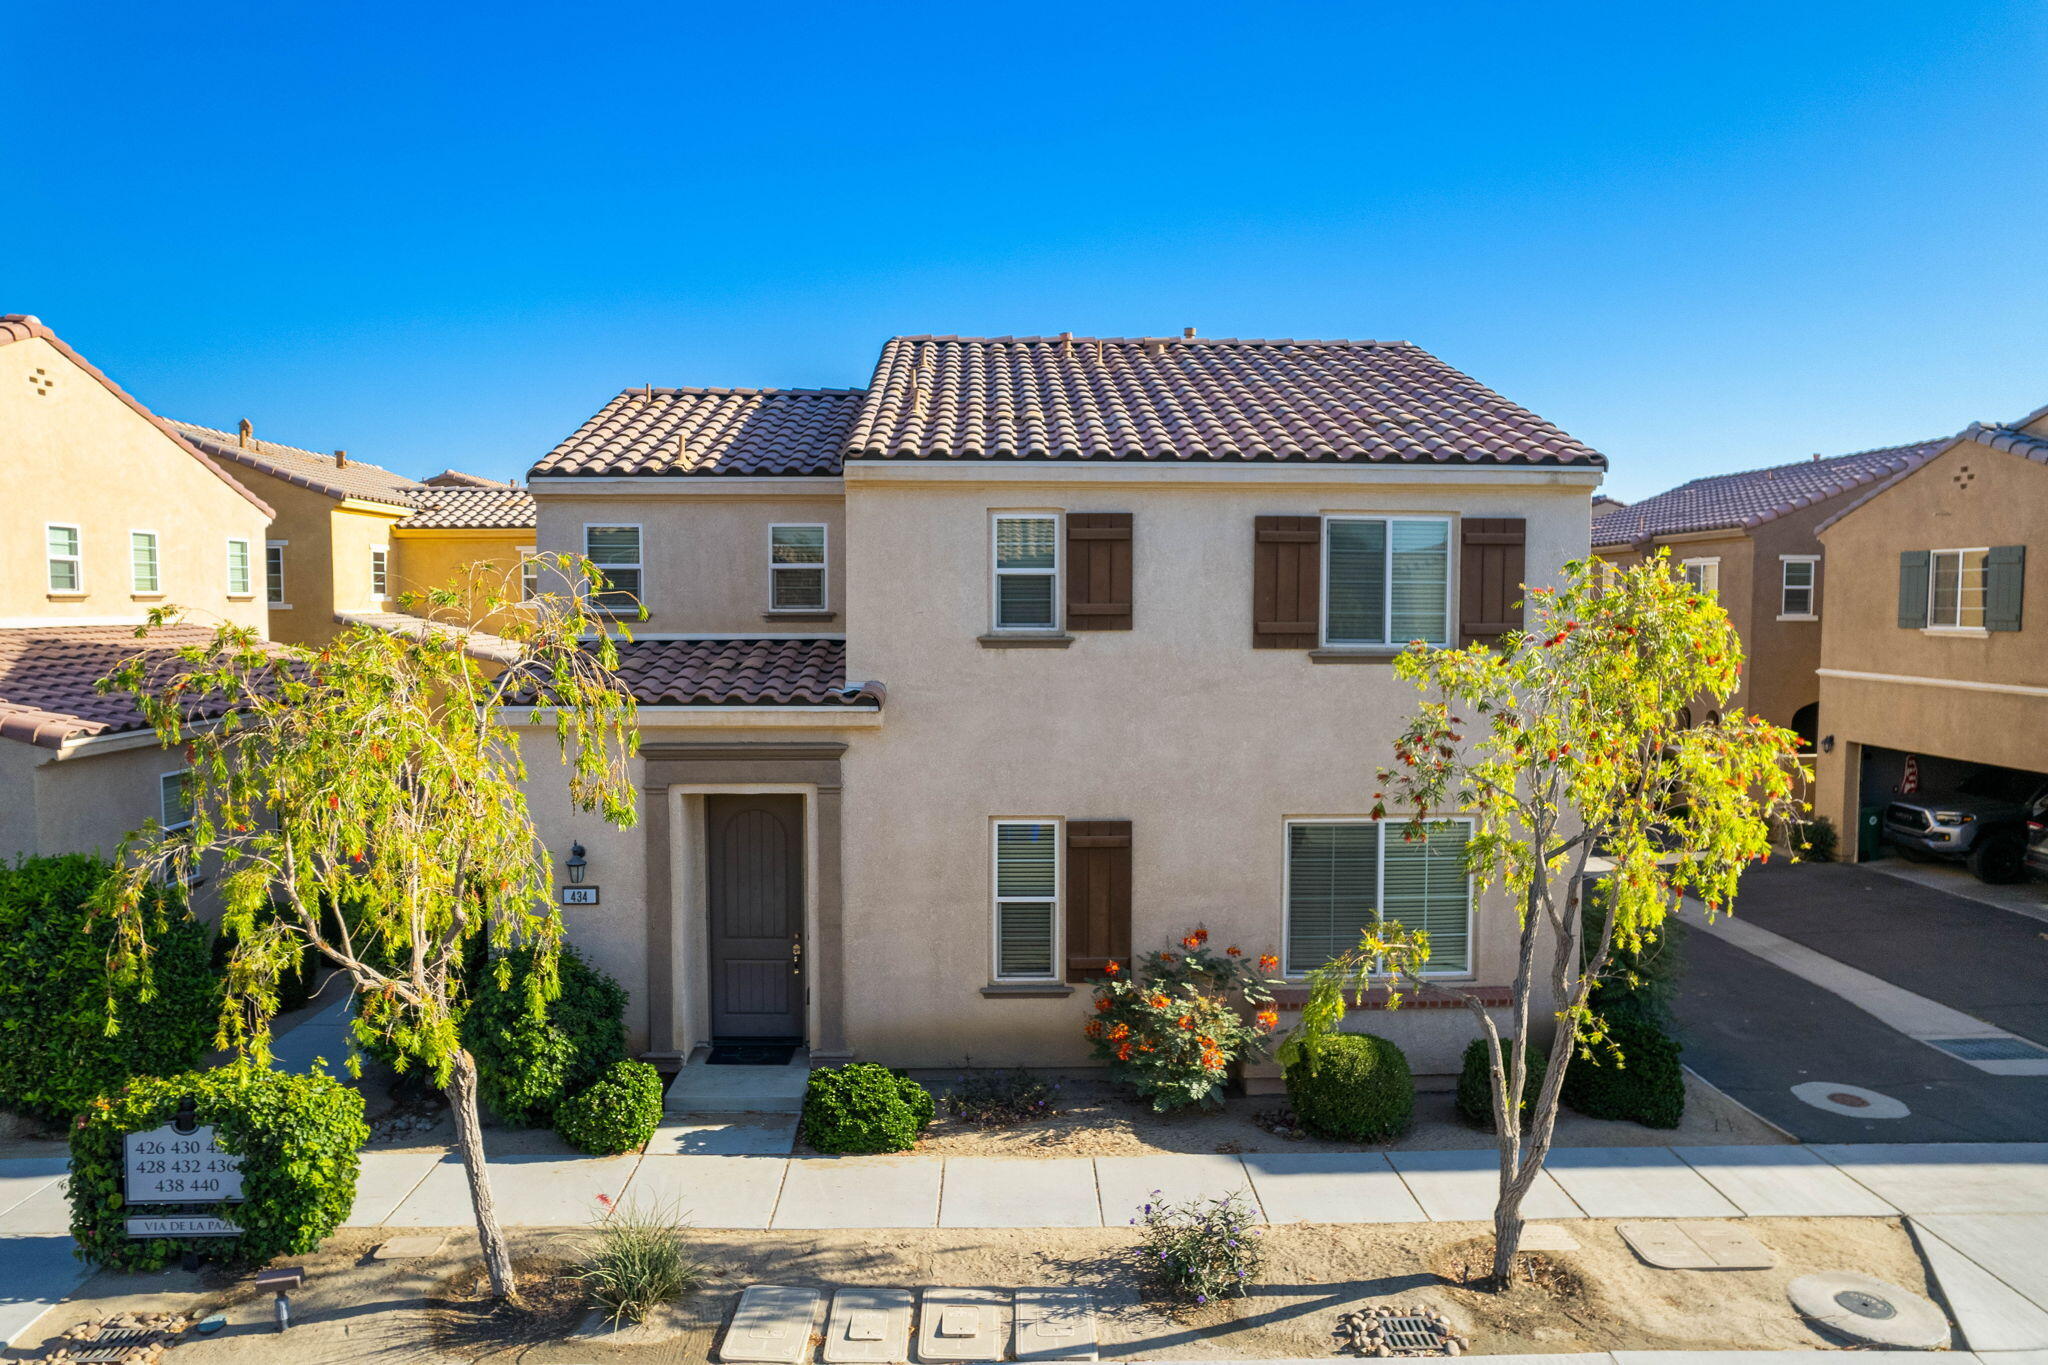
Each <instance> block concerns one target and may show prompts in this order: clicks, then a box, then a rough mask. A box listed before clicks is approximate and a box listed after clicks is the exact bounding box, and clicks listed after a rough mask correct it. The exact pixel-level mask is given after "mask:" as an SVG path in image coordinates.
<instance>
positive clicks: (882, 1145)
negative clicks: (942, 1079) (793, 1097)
mask: <svg viewBox="0 0 2048 1365" xmlns="http://www.w3.org/2000/svg"><path fill="white" fill-rule="evenodd" d="M931 1118H932V1096H931V1092H930V1091H929V1090H926V1089H925V1088H924V1087H923V1086H921V1085H919V1084H918V1083H917V1082H916V1081H913V1080H911V1079H910V1078H909V1077H907V1076H900V1075H898V1074H897V1073H895V1072H893V1071H891V1070H889V1069H888V1068H887V1067H884V1066H876V1065H874V1064H873V1063H872V1062H856V1063H854V1064H853V1065H852V1066H842V1067H839V1068H837V1069H835V1070H831V1071H813V1072H812V1073H811V1079H810V1083H809V1084H808V1085H807V1086H805V1088H804V1116H803V1135H804V1141H805V1142H808V1143H810V1144H811V1146H812V1148H814V1149H815V1150H817V1151H820V1152H907V1151H909V1150H910V1149H911V1148H912V1147H914V1146H916V1145H917V1135H918V1134H919V1133H921V1132H923V1131H924V1127H925V1125H926V1124H927V1123H930V1122H931Z"/></svg>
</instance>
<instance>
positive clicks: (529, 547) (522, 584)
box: [391, 475, 534, 630]
mask: <svg viewBox="0 0 2048 1365" xmlns="http://www.w3.org/2000/svg"><path fill="white" fill-rule="evenodd" d="M435 477H436V478H441V477H444V476H442V475H436V476H435ZM412 501H413V510H412V513H411V514H410V515H408V516H406V517H405V518H403V519H402V520H400V521H397V522H394V523H393V524H392V527H391V553H392V563H391V571H392V574H393V575H394V579H393V581H394V583H395V584H396V587H395V588H394V590H393V591H394V594H396V593H406V592H422V593H423V592H427V591H429V590H432V589H436V588H446V587H451V586H455V585H458V584H461V585H466V588H467V591H468V602H467V604H466V606H465V608H464V611H463V615H462V620H463V621H464V623H465V624H468V625H471V626H476V627H479V628H481V629H484V630H493V629H496V628H497V627H498V626H501V625H503V624H504V619H505V616H506V614H507V613H508V612H510V611H515V610H517V607H516V605H514V604H516V603H517V602H519V601H520V600H521V599H522V598H523V597H525V596H526V595H527V594H528V592H529V591H531V589H532V586H533V585H532V581H531V579H532V571H531V568H530V566H529V564H528V562H527V561H528V560H530V559H531V558H532V555H533V550H534V504H533V495H532V494H531V493H528V492H527V491H526V490H525V489H523V488H515V487H512V486H511V485H508V484H455V483H443V484H434V485H431V486H428V487H422V488H418V489H415V490H414V491H413V494H412ZM493 596H495V597H497V598H498V599H499V601H500V603H501V604H502V605H501V606H500V607H499V609H498V610H496V611H493V610H491V609H490V605H489V603H488V602H487V601H486V600H485V599H486V598H489V597H493Z"/></svg>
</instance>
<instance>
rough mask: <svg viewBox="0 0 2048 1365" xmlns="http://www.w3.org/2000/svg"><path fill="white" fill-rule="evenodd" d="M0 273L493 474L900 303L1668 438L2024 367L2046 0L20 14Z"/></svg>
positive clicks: (2030, 398) (118, 333)
mask: <svg viewBox="0 0 2048 1365" xmlns="http://www.w3.org/2000/svg"><path fill="white" fill-rule="evenodd" d="M0 55H4V57H5V64H6V68H7V70H8V84H9V87H10V91H9V100H8V104H9V119H8V126H9V133H8V135H7V136H6V138H5V139H4V141H0V186H4V187H5V192H4V203H5V212H4V226H0V245H4V246H5V251H4V255H0V261H4V265H0V311H7V312H31V313H36V314H38V315H40V316H41V317H42V318H43V319H44V320H45V321H46V322H48V323H49V324H50V325H51V326H52V327H54V328H56V329H57V331H58V332H59V333H60V334H62V335H63V336H64V337H65V338H66V339H67V340H69V341H71V342H72V343H73V344H74V345H76V346H77V347H79V348H80V349H81V350H82V351H83V352H84V353H85V354H86V355H87V356H89V357H91V358H92V359H93V360H95V361H96V362H97V363H99V364H100V365H101V366H102V367H103V368H105V369H107V370H108V371H109V372H111V373H112V374H113V375H114V376H115V377H116V378H117V379H118V380H119V381H120V382H121V383H123V384H124V385H125V386H127V387H128V388H129V389H130V390H131V391H132V392H134V393H135V394H136V395H137V396H138V397H140V398H141V399H142V400H143V401H144V402H146V403H149V404H150V405H152V406H153V407H155V408H156V409H157V410H158V411H160V412H163V413H166V414H168V415H172V416H176V417H180V418H185V419H188V420H193V421H200V422H206V423H210V424H214V425H221V426H232V425H233V423H234V422H235V420H236V419H237V418H240V417H244V416H246V417H249V418H250V419H252V420H253V421H254V422H255V424H256V429H257V431H258V433H259V434H262V435H265V436H270V437H273V438H275V439H278V440H283V441H289V442H292V443H295V444H302V445H308V446H313V447H315V448H319V449H330V448H333V447H335V446H345V447H347V448H348V449H349V450H350V451H351V452H353V453H354V454H356V455H358V456H360V457H362V458H365V459H369V460H375V461H377V462H379V463H384V464H389V465H391V466H393V467H395V468H398V469H401V470H404V471H406V472H409V473H425V472H430V471H432V470H435V469H439V468H441V467H442V466H444V465H455V466H459V467H463V468H468V469H472V470H477V471H480V472H487V473H492V474H499V475H505V474H516V473H520V472H523V471H524V469H525V468H526V466H527V465H528V464H529V463H530V462H531V461H532V460H533V459H535V458H536V457H538V456H539V455H541V454H542V453H544V452H545V451H546V450H547V449H548V448H549V447H550V446H552V445H553V444H554V443H555V442H556V441H558V440H560V439H561V438H562V437H563V436H564V435H566V434H567V433H568V432H569V431H571V430H572V429H573V428H574V427H575V426H576V425H577V424H578V423H579V422H580V421H582V420H583V418H585V417H586V416H588V415H589V414H590V413H591V412H592V411H594V410H595V409H596V408H597V407H598V406H599V405H601V404H602V403H603V402H604V401H605V400H606V399H607V398H608V397H609V396H610V395H611V394H613V393H614V392H616V391H617V390H618V389H620V388H623V387H626V386H628V385H638V384H641V383H645V382H649V381H651V382H653V383H656V384H716V385H859V384H863V383H865V382H866V381H867V378H868V375H869V373H870V370H871V367H872V365H873V363H874V358H875V354H876V351H877V350H878V349H879V347H880V344H881V342H882V340H883V339H884V338H885V337H887V336H889V335H890V334H892V333H904V332H940V333H947V332H951V333H964V334H1000V333H1051V332H1060V331H1074V332H1078V333H1082V334H1089V333H1095V334H1101V335H1131V334H1154V335H1156V334H1161V333H1170V332H1175V331H1178V329H1179V328H1181V327H1183V326H1186V325H1190V324H1192V325H1195V326H1198V327H1199V328H1200V329H1201V330H1202V332H1203V334H1204V335H1209V336H1296V337H1380V338H1396V337H1398V338H1405V339H1408V340H1411V341H1414V342H1417V343H1419V344H1421V345H1423V346H1426V347H1428V348H1429V349H1431V350H1433V351H1435V352H1437V353H1438V354H1440V355H1441V356H1443V357H1444V358H1445V359H1446V360H1448V361H1449V362H1450V363H1452V364H1454V365H1456V366H1458V367H1460V368H1462V369H1464V370H1466V371H1468V372H1469V373H1471V374H1473V375H1475V376H1477V377H1478V378H1479V379H1481V380H1482V381H1484V382H1485V383H1487V384H1490V385H1492V386H1493V387H1495V388H1497V389H1499V390H1501V391H1502V392H1504V393H1505V394H1507V395H1508V396H1509V397H1511V398H1513V399H1515V400H1516V401H1518V402H1521V403H1523V404H1526V405H1527V406H1529V407H1532V408H1534V409H1536V410H1537V411H1538V412H1540V413H1542V414H1544V415H1545V416H1546V417H1549V418H1551V419H1552V420H1553V421H1555V422H1557V423H1558V424H1560V425H1561V426H1563V427H1564V428H1566V429H1567V430H1568V431H1570V432H1572V433H1573V434H1574V435H1576V436H1578V437H1580V438H1581V439H1583V440H1586V441H1588V442H1590V443H1591V444H1592V445H1594V446H1596V447H1598V448H1600V449H1602V450H1604V451H1606V452H1607V453H1608V454H1609V455H1610V456H1611V457H1612V459H1613V463H1614V472H1613V476H1612V478H1611V479H1610V483H1609V487H1610V489H1611V490H1612V491H1614V492H1617V493H1619V494H1620V495H1622V496H1624V497H1636V496H1640V495H1643V494H1646V493H1649V492H1653V491H1656V490H1657V489H1660V488H1663V487H1666V486H1668V485H1670V484H1672V483H1675V482H1678V481H1681V480H1683V479H1685V478H1688V477H1692V476H1694V475H1696V474H1700V473H1705V472H1712V471H1718V470H1724V469H1733V468H1743V467H1747V466H1753V465H1757V464H1766V463H1774V462H1778V461H1782V460H1787V459H1801V458H1804V457H1805V456H1807V455H1808V454H1810V453H1812V452H1814V451H1824V452H1827V453H1830V454H1834V453H1840V452H1845V451H1850V450H1856V449H1861V448H1865V447H1869V446H1873V445H1883V444H1891V443H1894V442H1898V441H1905V440H1910V439H1917V438H1921V437H1925V436H1929V435H1933V434H1939V433H1945V432H1951V431H1954V430H1956V429H1958V428H1960V427H1961V426H1963V425H1964V424H1966V423H1967V422H1969V421H1971V420H1974V419H1977V418H1995V419H2010V418H2012V417H2015V416H2018V415H2019V414H2021V413H2024V412H2026V411H2029V410H2031V409H2032V408H2034V407H2036V406H2039V405H2040V404H2042V403H2044V402H2048V364H2044V361H2048V335H2044V330H2043V326H2042V318H2043V310H2044V301H2048V214H2044V212H2043V206H2044V203H2048V106H2044V104H2043V102H2042V101H2041V99H2040V98H2039V94H2038V90H2037V86H2038V84H2039V82H2038V75H2039V73H2040V72H2041V71H2042V70H2043V69H2044V62H2048V6H2044V5H2042V4H2040V3H2039V0H2017V2H2015V3H1946V4H1933V3H1921V4H1883V3H1869V2H1868V0H1865V2H1864V3H1856V4H1814V5H1785V4H1782V3H1770V4H1742V5H1734V4H1716V5H1711V6H1676V5H1629V6H1624V5H1618V4H1605V5H1599V6H1584V7H1580V6H1566V7H1564V8H1560V7H1558V6H1553V5H1537V4H1529V3H1526V0H1523V2H1521V3H1513V4H1499V5H1479V4H1465V3H1449V4H1431V5H1416V4H1412V3H1408V4H1401V5H1386V4H1380V3H1353V4H1343V5H1329V6H1306V5H1294V4H1284V3H1271V2H1270V0H1262V2H1261V3H1257V4H1242V5H1203V4H1199V3H1193V0H1186V2H1184V3H1180V4H1171V5H1168V4H1158V5H1149V4H1118V3H1106V2H1105V0H1096V3H1093V4H1088V5H1074V6H1067V5H1062V4H1053V3H1043V4H1038V3H1035V4H1028V5H1008V4H989V3H975V4H966V3H955V4H951V5H936V4H930V5H926V4H904V3H879V2H877V0H842V3H839V4H835V5H820V6H816V7H810V6H805V5H799V4H765V3H763V4H747V5H731V4H727V5H715V6H714V5H688V4H670V5H658V6H656V5H650V6H626V5H603V4H586V5H570V4H550V5H545V6H531V7H526V6H518V5H492V6H476V7H474V8H472V9H467V10H465V9H464V7H462V6H458V5H443V4H421V3H418V0H413V3H409V4H405V5H379V4H365V3H354V2H353V0H351V3H346V4H320V5H314V4H304V3H283V2H275V3H264V4H221V5H213V6H208V7H205V8H204V9H194V8H193V7H191V6H189V5H167V4H162V3H160V2H159V3H150V4H136V3H107V4H92V5H85V4H65V3H44V4H29V5H19V6H15V7H13V8H12V10H11V12H10V13H9V15H8V18H7V22H6V25H5V31H4V33H0Z"/></svg>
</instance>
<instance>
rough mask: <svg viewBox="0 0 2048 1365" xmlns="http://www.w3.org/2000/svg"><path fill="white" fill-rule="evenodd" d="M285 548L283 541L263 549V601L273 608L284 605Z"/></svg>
mask: <svg viewBox="0 0 2048 1365" xmlns="http://www.w3.org/2000/svg"><path fill="white" fill-rule="evenodd" d="M284 547H285V542H284V541H282V540H273V541H271V542H270V543H269V544H268V545H265V546H264V547H263V600H264V601H266V602H268V603H270V605H271V606H273V607H281V606H283V605H284Z"/></svg>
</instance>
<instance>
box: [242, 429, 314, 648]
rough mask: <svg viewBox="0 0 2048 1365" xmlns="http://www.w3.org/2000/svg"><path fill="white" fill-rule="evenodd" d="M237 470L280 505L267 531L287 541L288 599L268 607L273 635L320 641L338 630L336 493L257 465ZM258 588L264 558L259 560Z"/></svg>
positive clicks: (271, 536)
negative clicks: (333, 529)
mask: <svg viewBox="0 0 2048 1365" xmlns="http://www.w3.org/2000/svg"><path fill="white" fill-rule="evenodd" d="M235 468H236V470H237V472H238V474H240V476H241V477H242V478H243V479H244V480H245V481H246V482H247V483H248V485H249V487H250V488H252V489H254V490H255V491H256V494H257V496H258V497H260V498H262V499H263V500H264V501H265V502H267V503H269V504H270V505H271V506H272V507H273V508H275V509H276V510H277V519H276V520H275V521H273V522H272V523H271V524H270V533H269V535H268V537H267V539H268V540H271V541H282V542H284V544H283V547H282V548H283V550H284V602H283V604H282V605H281V606H280V607H279V608H277V609H274V610H270V611H269V612H268V618H269V635H270V638H271V639H273V640H282V641H283V642H285V643H286V644H294V645H303V644H319V643H321V642H322V641H325V640H327V639H330V638H331V637H332V636H333V634H334V575H333V572H332V570H331V569H330V567H329V566H330V564H331V563H332V555H333V552H334V551H333V544H332V540H333V537H332V532H331V530H330V526H329V523H330V522H331V521H332V519H333V512H334V499H333V498H330V497H328V496H327V495H326V494H325V493H316V492H314V491H313V490H311V489H310V488H301V487H299V486H298V485H296V484H290V483H286V482H285V481H284V480H283V479H277V478H272V477H271V476H270V475H268V474H264V473H261V472H259V471H256V470H246V469H243V468H242V466H240V465H237V466H236V467H235ZM256 568H257V573H258V575H259V576H258V580H257V586H258V588H259V590H260V589H261V588H262V586H263V580H262V578H261V574H262V570H263V560H262V559H261V558H260V557H259V558H258V560H257V564H256Z"/></svg>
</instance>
